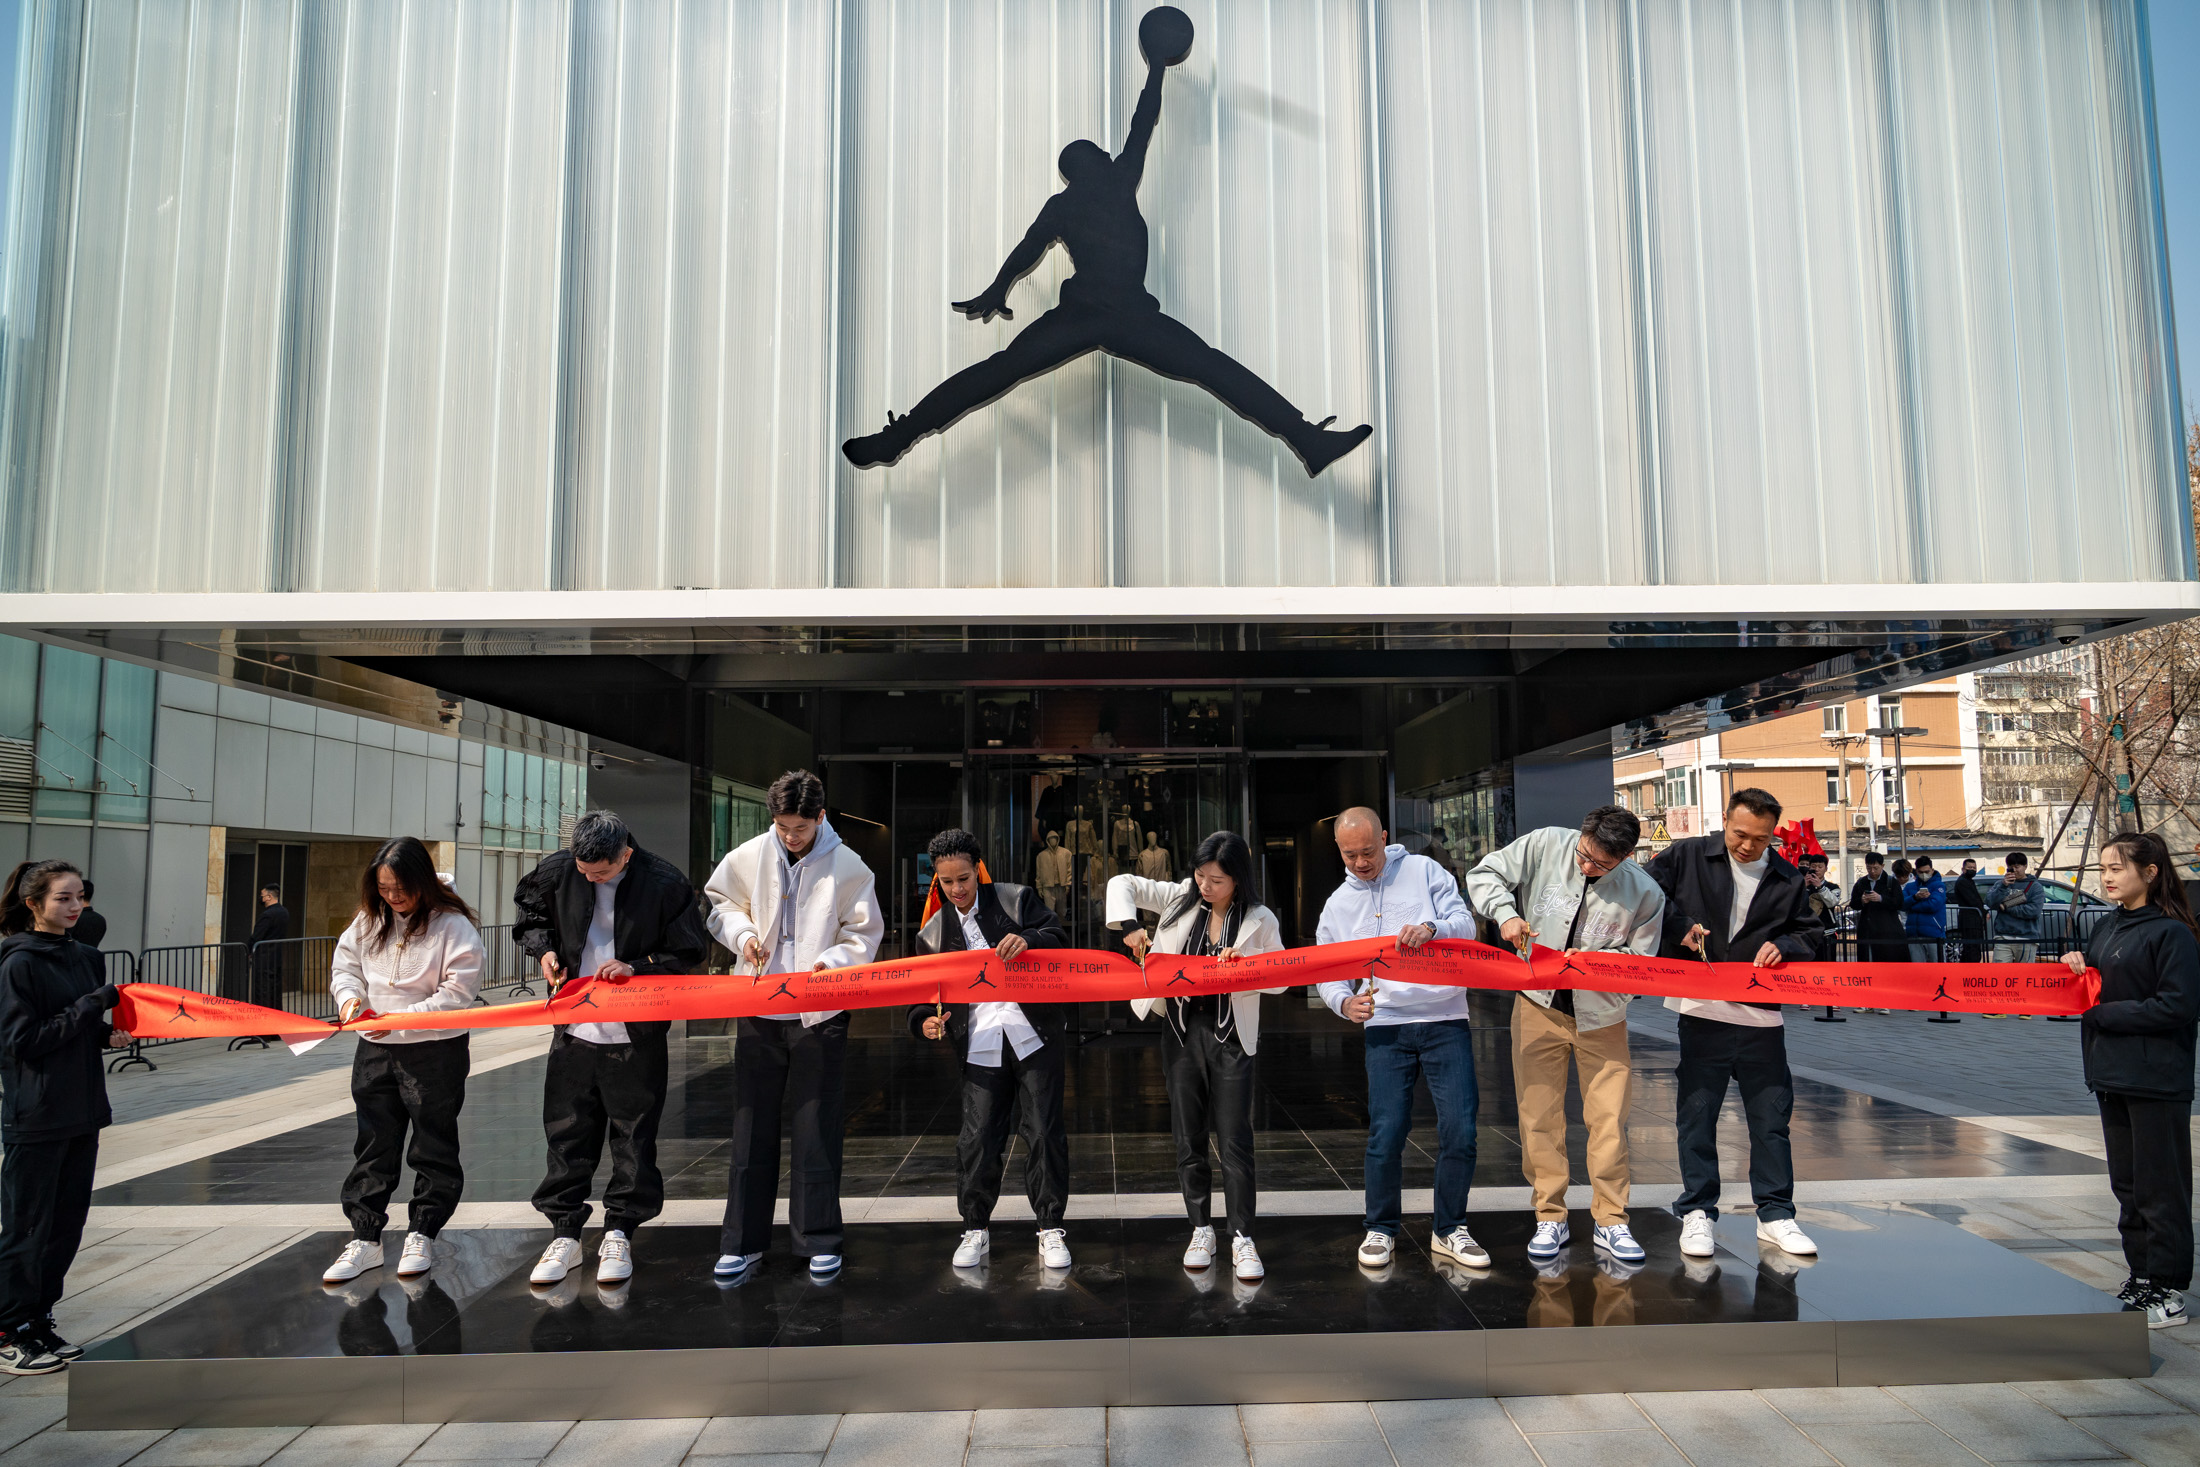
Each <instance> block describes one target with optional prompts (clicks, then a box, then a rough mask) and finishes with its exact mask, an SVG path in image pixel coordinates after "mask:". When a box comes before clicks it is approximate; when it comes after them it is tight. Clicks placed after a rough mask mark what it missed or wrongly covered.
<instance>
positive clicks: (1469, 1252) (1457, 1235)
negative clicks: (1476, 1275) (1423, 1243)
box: [1430, 1223, 1490, 1268]
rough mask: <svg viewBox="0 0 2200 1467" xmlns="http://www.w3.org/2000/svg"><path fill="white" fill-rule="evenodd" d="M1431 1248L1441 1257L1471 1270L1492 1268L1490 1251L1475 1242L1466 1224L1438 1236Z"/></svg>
mask: <svg viewBox="0 0 2200 1467" xmlns="http://www.w3.org/2000/svg"><path fill="white" fill-rule="evenodd" d="M1430 1246H1431V1247H1432V1248H1434V1249H1435V1250H1436V1253H1437V1255H1438V1256H1439V1257H1443V1258H1449V1259H1450V1260H1451V1261H1452V1262H1454V1263H1464V1264H1465V1265H1466V1266H1467V1267H1469V1268H1488V1267H1489V1266H1490V1255H1489V1250H1488V1249H1486V1248H1484V1247H1483V1246H1482V1245H1481V1244H1480V1243H1477V1242H1475V1241H1474V1234H1472V1233H1470V1232H1468V1231H1467V1225H1466V1224H1465V1223H1461V1224H1460V1225H1459V1226H1458V1227H1455V1228H1453V1229H1452V1230H1451V1231H1450V1232H1448V1233H1439V1234H1437V1235H1436V1238H1435V1240H1434V1241H1433V1242H1432V1243H1431V1244H1430Z"/></svg>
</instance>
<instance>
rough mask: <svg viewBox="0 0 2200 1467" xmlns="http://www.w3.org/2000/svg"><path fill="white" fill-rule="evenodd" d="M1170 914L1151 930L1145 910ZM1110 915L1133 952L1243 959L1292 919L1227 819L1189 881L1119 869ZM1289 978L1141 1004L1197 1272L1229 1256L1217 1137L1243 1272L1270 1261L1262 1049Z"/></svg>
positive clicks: (1266, 948) (1234, 1250)
mask: <svg viewBox="0 0 2200 1467" xmlns="http://www.w3.org/2000/svg"><path fill="white" fill-rule="evenodd" d="M1143 912H1151V913H1153V914H1154V915H1155V916H1156V917H1157V918H1158V919H1159V926H1158V927H1157V928H1156V929H1155V931H1154V934H1153V937H1152V938H1151V939H1150V941H1149V939H1148V938H1147V936H1146V929H1145V927H1144V926H1142V925H1141V924H1140V913H1143ZM1106 920H1107V923H1108V925H1109V926H1110V927H1113V928H1116V929H1118V930H1120V931H1122V933H1123V945H1124V947H1126V948H1128V949H1129V950H1130V955H1131V956H1132V957H1134V958H1136V959H1138V960H1139V962H1141V963H1144V962H1146V961H1148V959H1149V956H1150V955H1161V954H1170V953H1183V954H1187V955H1191V956H1212V957H1216V958H1220V959H1221V960H1222V961H1223V962H1226V963H1228V962H1235V961H1236V960H1237V959H1239V958H1242V957H1251V956H1253V955H1254V954H1256V953H1272V952H1281V951H1282V950H1283V926H1282V924H1281V923H1279V922H1278V921H1277V920H1276V914H1275V913H1273V912H1271V911H1269V910H1268V909H1267V908H1266V907H1264V906H1262V905H1261V904H1260V902H1259V900H1258V899H1257V896H1256V893H1255V891H1254V884H1253V852H1252V848H1251V847H1250V846H1248V845H1247V844H1246V843H1245V837H1244V836H1241V835H1239V834H1237V833H1236V832H1235V831H1229V830H1218V831H1216V832H1215V833H1214V834H1212V835H1210V836H1208V837H1207V838H1206V839H1205V840H1203V841H1201V842H1200V843H1199V850H1198V851H1197V853H1195V854H1194V855H1193V857H1192V874H1191V875H1190V876H1189V877H1188V878H1186V879H1185V880H1183V881H1153V880H1149V879H1148V878H1146V877H1143V876H1128V875H1126V876H1117V877H1115V878H1113V879H1112V880H1110V881H1109V882H1108V890H1107V913H1106ZM1283 991H1284V989H1282V988H1262V989H1247V990H1243V991H1241V992H1238V993H1221V994H1206V995H1203V996H1200V997H1197V998H1137V999H1132V1000H1131V1012H1132V1013H1134V1014H1136V1015H1138V1017H1140V1018H1142V1019H1145V1018H1151V1017H1152V1016H1154V1015H1155V1014H1159V1015H1160V1016H1161V1018H1162V1021H1163V1024H1162V1030H1161V1073H1162V1076H1163V1080H1164V1082H1165V1083H1166V1084H1167V1086H1168V1090H1169V1129H1170V1130H1171V1131H1172V1132H1173V1133H1174V1135H1175V1139H1176V1181H1177V1187H1178V1189H1179V1190H1180V1191H1181V1192H1182V1193H1183V1194H1184V1211H1185V1213H1186V1215H1187V1216H1189V1217H1190V1219H1191V1223H1192V1240H1191V1242H1190V1244H1189V1245H1187V1246H1186V1248H1185V1249H1184V1266H1185V1267H1186V1268H1188V1269H1191V1270H1193V1271H1195V1272H1197V1271H1199V1270H1201V1269H1205V1268H1208V1267H1211V1266H1212V1265H1213V1263H1214V1261H1215V1259H1216V1257H1217V1256H1218V1251H1219V1250H1218V1248H1217V1244H1216V1240H1215V1228H1214V1172H1213V1169H1212V1167H1211V1166H1210V1164H1209V1162H1208V1160H1207V1155H1208V1150H1207V1138H1208V1137H1209V1136H1212V1137H1214V1147H1215V1150H1217V1151H1219V1152H1220V1153H1221V1154H1222V1201H1223V1226H1224V1227H1226V1228H1227V1229H1229V1233H1230V1268H1231V1271H1232V1272H1233V1273H1234V1274H1235V1275H1236V1276H1237V1277H1238V1278H1241V1279H1244V1280H1245V1281H1247V1282H1248V1283H1250V1282H1252V1281H1253V1280H1256V1279H1259V1278H1263V1277H1265V1276H1266V1274H1267V1268H1266V1266H1265V1265H1263V1264H1262V1262H1261V1260H1260V1250H1259V1249H1258V1248H1256V1247H1255V1246H1254V1245H1253V1221H1254V1215H1255V1213H1256V1211H1257V1210H1258V1205H1259V1187H1258V1178H1257V1175H1256V1173H1255V1171H1254V1166H1253V1057H1254V1056H1255V1055H1256V1054H1258V1053H1259V1052H1260V998H1261V995H1262V994H1263V993H1282V992H1283Z"/></svg>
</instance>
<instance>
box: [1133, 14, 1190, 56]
mask: <svg viewBox="0 0 2200 1467" xmlns="http://www.w3.org/2000/svg"><path fill="white" fill-rule="evenodd" d="M1138 49H1139V50H1140V51H1143V52H1144V53H1145V55H1146V60H1147V61H1148V62H1149V63H1151V64H1153V65H1155V66H1174V65H1176V64H1177V63H1178V62H1180V61H1182V60H1183V59H1184V58H1185V57H1187V56H1189V55H1191V54H1192V18H1191V17H1190V16H1188V15H1186V14H1185V13H1184V12H1183V11H1181V10H1179V9H1177V8H1176V7H1175V6H1174V5H1162V6H1157V7H1156V8H1154V9H1152V10H1149V11H1147V12H1146V15H1145V18H1144V19H1142V20H1140V21H1139V22H1138Z"/></svg>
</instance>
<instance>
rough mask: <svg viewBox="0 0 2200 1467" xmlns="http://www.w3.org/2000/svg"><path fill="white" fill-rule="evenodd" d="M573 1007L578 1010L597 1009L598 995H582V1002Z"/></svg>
mask: <svg viewBox="0 0 2200 1467" xmlns="http://www.w3.org/2000/svg"><path fill="white" fill-rule="evenodd" d="M573 1007H574V1008H576V1009H592V1008H594V1007H596V995H595V994H593V993H584V994H582V995H581V997H580V1002H579V1003H576V1004H574V1005H573Z"/></svg>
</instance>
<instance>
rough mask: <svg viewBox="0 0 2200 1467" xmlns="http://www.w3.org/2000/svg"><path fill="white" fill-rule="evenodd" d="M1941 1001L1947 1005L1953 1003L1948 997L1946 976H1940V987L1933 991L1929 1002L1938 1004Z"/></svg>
mask: <svg viewBox="0 0 2200 1467" xmlns="http://www.w3.org/2000/svg"><path fill="white" fill-rule="evenodd" d="M1943 1001H1945V1002H1947V1003H1954V1002H1955V1000H1954V999H1952V998H1949V997H1948V978H1947V975H1946V974H1942V975H1941V979H1940V987H1938V988H1936V989H1934V990H1933V996H1932V998H1931V999H1930V1000H1929V1002H1932V1003H1940V1002H1943Z"/></svg>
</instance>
